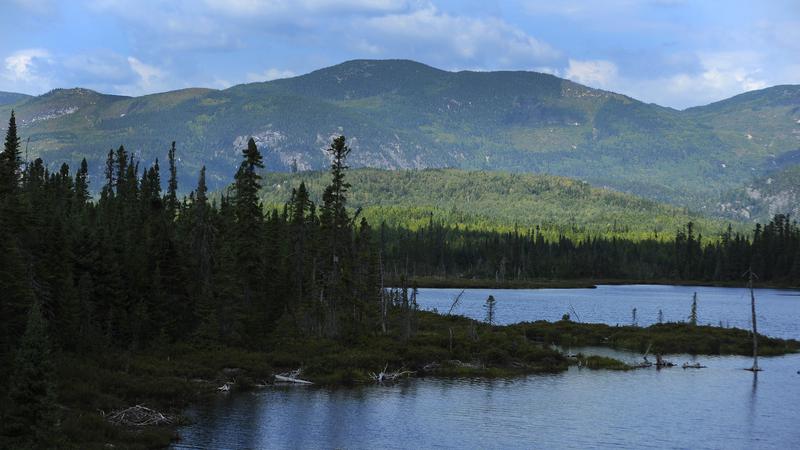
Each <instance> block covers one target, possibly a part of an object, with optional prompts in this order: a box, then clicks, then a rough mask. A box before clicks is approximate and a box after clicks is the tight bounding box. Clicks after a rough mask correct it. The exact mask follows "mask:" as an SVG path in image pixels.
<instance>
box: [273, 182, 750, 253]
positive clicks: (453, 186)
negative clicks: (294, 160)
mask: <svg viewBox="0 0 800 450" xmlns="http://www.w3.org/2000/svg"><path fill="white" fill-rule="evenodd" d="M329 178H330V176H329V175H328V174H327V173H326V172H301V173H296V174H287V173H270V174H267V175H266V176H265V178H264V180H263V184H264V186H265V187H264V191H263V199H264V202H265V203H266V204H268V205H273V206H275V205H281V204H283V203H285V202H286V201H287V200H289V198H290V197H291V191H292V189H293V188H296V187H298V186H299V185H300V182H301V181H302V182H305V183H306V186H307V187H308V189H309V191H310V192H311V193H312V198H313V199H314V200H315V201H317V202H319V201H320V196H321V193H322V191H323V190H324V188H325V186H326V185H327V184H328V183H329ZM347 180H348V182H350V183H351V184H352V190H351V192H350V194H349V200H348V205H349V206H350V207H352V208H364V214H365V216H366V217H367V218H368V219H369V220H370V222H372V223H373V224H377V223H380V221H383V220H386V221H387V223H389V224H401V225H405V226H409V227H412V228H414V227H416V226H418V225H425V224H427V223H428V222H429V220H430V219H431V213H433V219H434V220H443V221H444V222H445V223H448V224H460V225H462V226H469V227H470V228H473V229H474V228H490V229H504V230H512V229H514V227H515V226H516V227H519V229H521V230H526V229H528V228H532V227H535V226H543V227H545V228H546V229H548V230H551V231H553V232H558V231H561V232H564V233H567V234H570V235H581V234H583V233H586V232H589V233H592V234H615V235H619V236H626V237H632V238H642V237H654V236H658V237H668V238H672V237H674V234H675V231H676V230H677V229H678V228H679V227H682V226H683V225H685V224H686V223H687V222H689V221H690V220H691V221H694V222H695V223H697V224H698V229H699V230H700V231H701V232H704V233H706V235H707V236H709V235H714V236H716V235H717V234H718V233H719V232H720V230H722V229H723V227H725V226H726V225H727V222H724V221H721V220H710V219H707V218H703V217H699V216H697V215H694V214H690V213H688V212H687V211H686V210H685V209H683V208H677V207H674V206H669V205H665V204H660V203H656V202H654V201H651V200H645V199H642V198H640V197H636V196H633V195H630V194H624V193H620V192H615V191H611V190H608V189H599V188H595V187H592V186H590V185H588V184H587V183H585V182H581V181H576V180H572V179H569V178H563V177H556V176H549V175H532V174H519V173H507V172H497V171H492V172H488V171H471V172H467V171H463V170H455V169H426V170H398V171H387V170H376V169H358V170H353V171H351V172H350V173H349V174H348V175H347ZM734 226H736V227H739V226H740V224H736V223H734Z"/></svg>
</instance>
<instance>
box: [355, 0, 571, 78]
mask: <svg viewBox="0 0 800 450" xmlns="http://www.w3.org/2000/svg"><path fill="white" fill-rule="evenodd" d="M358 25H362V26H363V28H362V27H359V29H361V30H364V31H367V32H368V33H369V34H368V40H367V42H366V43H367V44H368V45H370V47H371V48H376V49H377V48H383V49H385V52H386V53H390V55H391V56H397V55H398V53H408V52H409V51H413V52H414V56H415V57H417V58H420V59H423V60H426V61H432V62H440V63H445V64H448V65H452V64H453V62H456V64H457V65H459V66H460V67H464V66H478V67H485V68H509V67H514V68H520V67H531V66H533V65H539V64H541V63H542V62H545V61H550V60H552V59H554V58H556V57H558V55H559V52H558V51H557V50H556V49H554V48H553V47H551V46H550V45H548V44H547V43H545V42H542V41H540V40H538V39H536V38H535V37H533V36H531V35H529V34H527V33H525V32H524V31H522V30H521V29H519V28H516V27H514V26H512V25H510V24H508V23H507V22H505V21H503V20H500V19H497V18H493V17H486V18H473V17H466V16H455V15H450V14H447V13H444V12H441V11H439V10H437V9H436V8H435V7H433V6H426V7H424V8H421V9H416V10H413V11H410V12H405V13H393V14H385V15H381V16H376V17H371V18H368V19H365V20H364V21H362V22H361V23H360V24H358ZM359 44H360V45H363V44H364V42H363V40H362V41H359Z"/></svg>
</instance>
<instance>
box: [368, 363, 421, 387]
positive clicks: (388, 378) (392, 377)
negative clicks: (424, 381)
mask: <svg viewBox="0 0 800 450" xmlns="http://www.w3.org/2000/svg"><path fill="white" fill-rule="evenodd" d="M388 368H389V364H388V363H387V364H386V366H385V367H384V368H383V370H382V371H380V372H379V373H375V372H373V373H370V375H369V376H370V378H372V379H373V380H374V381H375V382H376V383H391V382H394V381H397V380H398V379H400V378H403V377H407V376H409V375H413V374H414V372H412V371H410V370H400V371H397V372H387V371H386V370H387V369H388Z"/></svg>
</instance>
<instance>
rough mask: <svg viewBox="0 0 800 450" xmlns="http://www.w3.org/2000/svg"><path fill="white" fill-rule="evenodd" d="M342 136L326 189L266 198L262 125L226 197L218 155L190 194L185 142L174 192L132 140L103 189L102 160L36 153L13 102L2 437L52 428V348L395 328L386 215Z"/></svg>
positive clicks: (109, 169)
mask: <svg viewBox="0 0 800 450" xmlns="http://www.w3.org/2000/svg"><path fill="white" fill-rule="evenodd" d="M328 151H329V154H330V157H331V161H332V164H331V170H330V173H331V180H330V183H329V184H328V186H327V187H326V188H325V191H324V194H323V195H322V199H323V200H322V202H321V204H319V205H317V204H315V203H314V202H312V201H311V200H310V199H309V193H308V191H307V190H306V189H305V186H303V185H301V186H299V187H298V188H297V189H296V190H295V192H294V193H293V195H292V199H291V201H290V202H288V203H287V204H286V205H285V207H283V208H281V209H280V210H277V209H275V210H271V211H268V212H266V213H265V212H264V210H263V208H262V205H261V202H260V200H259V198H258V192H259V190H260V188H261V177H260V175H259V171H260V170H261V169H263V163H262V155H261V153H260V152H259V150H258V148H257V147H256V144H255V142H254V141H253V140H252V139H251V140H250V141H249V143H248V146H247V148H246V149H245V150H244V151H243V155H242V162H241V165H240V166H239V168H238V170H237V172H236V175H235V182H234V183H233V185H232V186H231V187H230V189H229V190H228V191H226V193H225V194H224V195H223V196H222V197H221V199H220V201H219V203H218V204H215V203H212V202H210V201H209V199H208V192H207V188H206V179H205V169H203V170H201V171H200V173H199V179H198V182H197V186H196V187H195V189H194V190H193V191H192V192H191V194H190V195H188V196H187V197H185V198H179V197H178V193H177V192H178V183H177V178H176V173H177V168H176V150H175V144H174V143H173V145H172V148H171V149H170V150H169V153H168V164H169V166H168V172H167V174H166V178H167V183H166V186H167V189H166V192H162V187H161V185H162V182H161V178H162V172H161V169H160V166H159V163H158V161H156V162H155V163H154V164H153V165H151V166H149V167H142V166H141V165H140V163H139V161H137V160H136V158H135V157H133V156H132V155H131V154H130V153H128V151H126V150H125V148H124V147H119V149H117V150H115V151H109V153H108V158H107V163H106V168H105V173H104V175H105V183H104V185H103V186H102V188H101V189H100V195H99V198H98V199H97V200H96V201H92V200H91V199H90V187H89V184H88V179H89V177H88V170H87V164H86V161H83V163H82V164H81V166H80V167H79V168H78V170H77V171H75V173H71V170H70V168H69V167H68V166H67V165H62V166H61V168H60V169H59V170H58V171H57V172H50V171H48V170H47V168H46V166H45V164H44V162H43V161H42V160H41V159H36V160H35V161H33V162H31V163H29V164H23V161H21V158H20V138H19V136H18V135H17V128H16V123H15V118H14V115H13V113H12V116H11V119H10V121H9V127H8V132H7V136H6V139H5V145H4V149H3V152H2V154H0V169H1V171H0V235H1V236H2V239H0V288H1V289H2V292H0V298H1V299H2V301H1V302H0V326H1V328H0V387H2V388H3V392H8V393H9V398H8V401H4V402H3V404H4V405H5V406H7V407H8V408H6V407H5V406H4V407H3V408H0V415H2V418H3V426H2V427H0V431H2V436H5V437H6V438H7V439H10V440H8V441H3V440H2V439H0V443H2V442H14V443H15V444H14V445H13V446H16V447H24V446H25V445H24V443H25V442H33V441H25V439H33V437H32V436H39V434H46V433H47V430H48V429H51V428H52V420H51V419H52V416H53V415H52V412H53V410H54V407H53V404H52V401H53V399H52V392H53V389H52V384H51V383H50V382H49V381H48V380H49V378H48V373H52V367H51V363H52V361H51V360H50V358H49V356H48V355H49V354H50V352H51V351H56V352H61V351H67V352H72V353H75V354H79V355H80V354H97V353H102V352H107V351H126V352H128V351H131V352H134V351H137V350H142V349H147V348H154V347H158V346H161V345H165V344H168V343H170V342H184V343H199V344H203V343H212V344H213V343H219V344H223V345H228V346H238V347H245V348H264V346H267V345H269V344H268V342H270V339H271V337H273V336H274V335H276V334H281V335H284V336H286V335H297V336H310V337H324V338H333V339H337V340H340V341H344V342H347V341H348V340H350V339H354V338H359V337H361V336H364V335H368V334H369V333H373V332H374V333H378V332H380V331H381V330H382V329H383V330H385V328H386V316H387V309H388V308H389V307H390V306H391V305H388V304H386V303H382V302H381V299H382V298H383V297H382V289H381V284H380V283H381V277H380V265H379V254H378V251H377V246H376V245H374V244H373V231H372V229H371V228H370V225H369V224H368V223H367V221H366V220H364V219H361V220H360V221H359V220H358V214H355V215H351V214H350V213H349V212H348V210H347V208H346V201H347V192H348V189H349V187H350V186H349V184H348V183H347V181H346V180H345V173H346V170H347V168H348V167H347V165H346V158H347V155H348V153H349V151H350V150H349V148H348V147H347V146H346V145H345V138H344V137H339V138H336V139H334V140H333V143H332V144H331V146H330V148H329V150H328ZM276 330H279V331H280V333H276V332H275V331H276ZM48 418H50V419H48ZM2 436H0V437H2ZM40 438H41V436H39V437H38V438H36V439H34V441H35V442H38V443H39V444H41V443H42V442H44V441H43V438H41V439H40ZM15 439H17V440H15ZM0 446H2V445H0Z"/></svg>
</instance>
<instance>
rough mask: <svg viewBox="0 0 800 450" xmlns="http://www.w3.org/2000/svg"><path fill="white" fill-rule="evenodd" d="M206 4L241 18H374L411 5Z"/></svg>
mask: <svg viewBox="0 0 800 450" xmlns="http://www.w3.org/2000/svg"><path fill="white" fill-rule="evenodd" d="M205 3H206V5H207V6H209V7H210V8H211V9H213V10H214V11H216V12H219V13H221V14H226V15H230V16H240V17H254V16H257V17H266V16H289V15H296V16H298V17H299V16H300V15H301V14H311V15H326V14H329V13H338V14H341V13H357V14H374V13H386V12H393V11H400V10H402V9H405V8H408V7H409V6H410V5H411V2H409V1H407V0H206V1H205Z"/></svg>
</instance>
